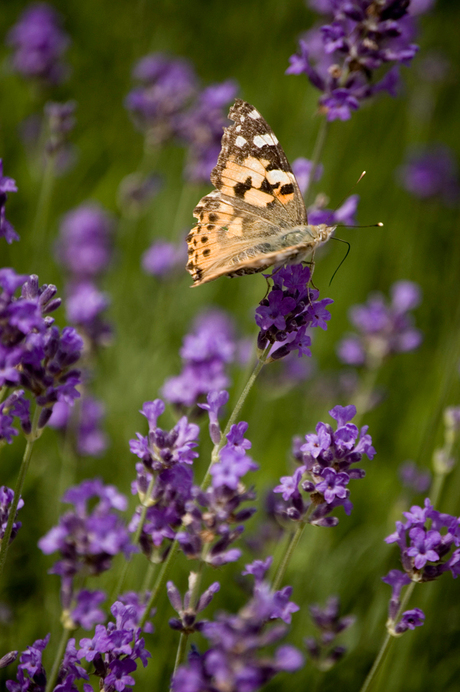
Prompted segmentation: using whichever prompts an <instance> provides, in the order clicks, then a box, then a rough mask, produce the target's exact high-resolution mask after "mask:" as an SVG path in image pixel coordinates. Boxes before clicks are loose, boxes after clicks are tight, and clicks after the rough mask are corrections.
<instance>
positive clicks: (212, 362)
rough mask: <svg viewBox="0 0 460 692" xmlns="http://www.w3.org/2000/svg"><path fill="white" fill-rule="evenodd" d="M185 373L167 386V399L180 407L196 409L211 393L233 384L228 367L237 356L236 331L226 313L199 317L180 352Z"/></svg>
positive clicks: (170, 379)
mask: <svg viewBox="0 0 460 692" xmlns="http://www.w3.org/2000/svg"><path fill="white" fill-rule="evenodd" d="M180 355H181V358H182V360H183V369H182V372H181V374H180V375H178V376H176V377H170V378H168V379H167V380H166V382H165V384H164V385H163V390H162V393H163V396H164V398H165V399H167V400H168V401H170V402H171V403H173V404H176V405H178V406H194V405H195V404H196V403H197V402H198V401H199V400H200V399H201V400H202V399H203V398H204V396H205V395H207V394H208V392H212V391H220V390H222V389H225V388H226V387H228V385H229V384H230V382H229V379H228V376H227V373H226V367H227V365H228V364H229V363H231V362H233V360H234V359H235V356H236V341H235V335H234V327H233V324H232V322H231V320H230V318H229V317H228V316H227V315H226V313H225V312H223V311H220V310H213V311H211V312H209V311H208V312H205V313H203V314H202V315H199V316H198V318H197V319H196V320H195V323H194V326H193V329H192V331H191V333H190V334H187V335H186V337H185V338H184V341H183V345H182V348H181V351H180Z"/></svg>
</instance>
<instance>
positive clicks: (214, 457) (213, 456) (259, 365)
mask: <svg viewBox="0 0 460 692" xmlns="http://www.w3.org/2000/svg"><path fill="white" fill-rule="evenodd" d="M271 347H272V344H268V346H267V347H266V348H265V350H264V351H263V353H262V354H261V356H260V358H259V361H258V363H257V365H256V367H255V368H254V370H253V371H252V374H251V376H250V377H249V379H248V381H247V382H246V386H245V387H244V389H243V391H242V392H241V394H240V398H239V399H238V401H237V402H236V406H235V408H234V409H233V411H232V414H231V416H230V418H229V419H228V421H227V425H226V426H225V430H224V432H223V433H222V435H221V438H220V442H219V443H218V444H216V445H214V449H213V450H212V454H211V463H210V465H209V468H208V470H207V471H206V475H205V477H204V480H203V482H202V484H201V487H202V488H206V486H207V485H208V483H209V481H210V478H211V466H212V465H213V464H215V463H216V462H217V461H218V460H219V452H220V450H221V449H222V447H223V446H224V445H225V444H226V442H227V434H228V433H229V432H230V428H231V427H232V425H233V424H234V423H235V421H236V420H237V419H238V416H239V414H240V411H241V409H242V407H243V404H244V402H245V401H246V399H247V397H248V394H249V392H250V391H251V388H252V385H253V384H254V382H255V381H256V379H257V377H258V375H259V373H260V371H261V370H262V368H263V367H264V365H265V362H266V360H267V357H268V354H269V352H270V349H271Z"/></svg>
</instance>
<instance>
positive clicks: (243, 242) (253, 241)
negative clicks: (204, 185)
mask: <svg viewBox="0 0 460 692" xmlns="http://www.w3.org/2000/svg"><path fill="white" fill-rule="evenodd" d="M229 118H231V120H233V121H234V125H231V126H230V127H226V128H225V129H224V135H223V137H222V150H221V152H220V154H219V159H218V161H217V165H216V167H215V168H214V169H213V171H212V173H211V182H212V183H213V184H214V185H215V187H216V188H217V189H216V190H214V191H213V192H210V193H209V194H208V195H206V196H205V197H203V199H202V200H201V201H200V203H199V204H198V206H197V207H196V208H195V209H194V211H193V216H195V218H196V219H198V223H197V225H196V226H195V227H194V228H193V229H192V230H191V231H190V233H189V235H188V236H187V244H188V255H189V261H188V264H187V266H186V269H187V270H188V271H189V272H190V274H191V275H192V278H193V286H200V284H204V283H207V282H208V281H213V280H214V279H217V278H218V277H219V276H223V275H226V276H230V277H232V276H240V275H242V274H254V273H255V272H260V271H263V270H264V269H267V267H270V266H271V265H272V264H274V265H281V264H284V263H285V262H288V263H294V262H301V261H302V260H304V259H305V258H306V257H307V256H308V255H309V254H312V253H313V252H314V250H315V248H317V247H318V246H319V245H321V243H325V242H326V241H327V240H328V239H329V236H330V235H331V233H333V232H334V230H335V228H336V226H327V225H326V224H320V225H318V226H310V225H308V220H307V210H306V208H305V203H304V201H303V197H302V193H301V192H300V189H299V186H298V184H297V181H296V179H295V176H294V173H293V172H292V169H291V166H290V165H289V162H288V160H287V158H286V154H285V153H284V151H283V149H282V148H281V146H280V145H279V143H278V140H277V138H276V136H275V134H274V133H273V131H272V130H271V128H270V127H269V125H268V124H267V123H266V122H265V120H264V119H263V118H262V116H261V115H260V113H259V112H258V111H257V110H256V109H255V108H254V106H251V105H250V104H249V103H246V101H242V100H241V99H236V101H235V103H234V104H233V106H232V107H231V109H230V112H229Z"/></svg>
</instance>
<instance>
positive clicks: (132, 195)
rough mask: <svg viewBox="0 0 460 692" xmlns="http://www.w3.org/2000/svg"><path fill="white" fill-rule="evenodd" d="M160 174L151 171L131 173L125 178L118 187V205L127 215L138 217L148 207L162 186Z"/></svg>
mask: <svg viewBox="0 0 460 692" xmlns="http://www.w3.org/2000/svg"><path fill="white" fill-rule="evenodd" d="M161 184H162V180H161V177H160V176H159V175H156V174H155V173H150V174H149V175H143V174H142V173H139V172H136V173H130V174H129V175H127V176H126V177H124V178H123V180H122V181H121V183H120V185H119V187H118V205H119V207H120V209H121V210H122V212H123V214H124V215H125V216H128V217H130V218H134V219H137V218H138V217H139V216H141V214H142V213H143V212H144V211H145V210H146V209H148V207H149V205H150V202H151V200H152V199H153V198H154V197H155V196H156V195H157V193H158V191H159V190H160V188H161Z"/></svg>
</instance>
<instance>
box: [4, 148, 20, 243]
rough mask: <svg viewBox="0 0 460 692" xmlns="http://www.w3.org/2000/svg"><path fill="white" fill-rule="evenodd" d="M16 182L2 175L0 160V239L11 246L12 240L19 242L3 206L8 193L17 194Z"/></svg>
mask: <svg viewBox="0 0 460 692" xmlns="http://www.w3.org/2000/svg"><path fill="white" fill-rule="evenodd" d="M17 191H18V188H17V187H16V181H15V180H13V178H8V177H7V176H5V175H3V161H2V159H0V238H5V240H6V242H7V243H8V244H9V245H11V243H12V242H13V240H19V236H18V234H17V233H16V231H15V230H14V228H13V226H12V225H11V223H10V222H9V221H8V219H7V218H6V216H5V204H6V200H7V199H8V195H7V193H8V192H17Z"/></svg>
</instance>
